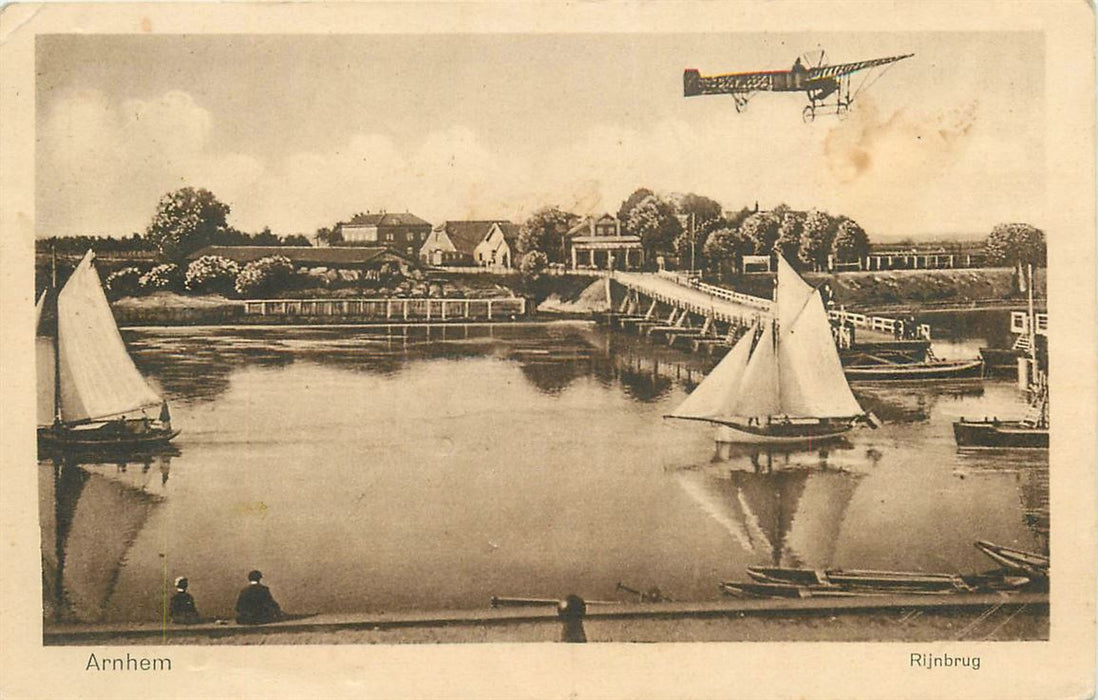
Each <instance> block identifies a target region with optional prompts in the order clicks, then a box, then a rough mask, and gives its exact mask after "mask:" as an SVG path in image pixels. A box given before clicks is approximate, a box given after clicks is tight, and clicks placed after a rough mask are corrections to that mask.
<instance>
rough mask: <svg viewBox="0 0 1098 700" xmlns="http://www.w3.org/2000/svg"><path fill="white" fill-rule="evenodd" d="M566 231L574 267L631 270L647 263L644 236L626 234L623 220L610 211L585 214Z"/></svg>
mask: <svg viewBox="0 0 1098 700" xmlns="http://www.w3.org/2000/svg"><path fill="white" fill-rule="evenodd" d="M566 235H567V238H568V243H569V246H570V247H571V249H572V269H573V270H576V269H580V268H587V269H603V270H606V269H618V270H628V269H631V268H639V267H641V266H642V265H644V246H643V245H642V244H641V239H640V236H630V235H624V234H622V232H621V222H620V221H618V219H617V218H615V217H613V216H611V215H609V214H603V215H602V216H599V217H595V216H587V217H584V218H583V219H581V220H580V221H579V223H577V224H576V225H575V226H573V227H572V228H571V229H569V230H568V233H567V234H566Z"/></svg>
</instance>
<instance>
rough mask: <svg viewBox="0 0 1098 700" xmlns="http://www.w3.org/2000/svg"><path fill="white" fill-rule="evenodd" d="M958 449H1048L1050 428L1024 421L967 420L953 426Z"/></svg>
mask: <svg viewBox="0 0 1098 700" xmlns="http://www.w3.org/2000/svg"><path fill="white" fill-rule="evenodd" d="M953 437H954V438H956V440H957V446H958V447H986V448H996V447H1013V448H1017V447H1026V448H1031V449H1048V428H1042V427H1039V426H1034V425H1031V424H1026V423H1025V422H1023V421H1000V420H982V421H974V420H965V419H964V418H962V419H961V420H959V421H957V422H956V423H954V424H953Z"/></svg>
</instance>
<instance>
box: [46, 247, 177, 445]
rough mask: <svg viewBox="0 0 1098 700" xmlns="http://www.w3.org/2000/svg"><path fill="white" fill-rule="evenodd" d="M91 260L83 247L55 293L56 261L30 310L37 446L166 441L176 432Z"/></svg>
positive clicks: (90, 254)
mask: <svg viewBox="0 0 1098 700" xmlns="http://www.w3.org/2000/svg"><path fill="white" fill-rule="evenodd" d="M93 259H94V254H93V252H92V251H90V250H89V251H88V252H87V254H86V255H84V258H83V259H82V260H81V261H80V264H78V265H77V266H76V269H75V270H74V271H73V273H72V275H71V276H70V277H69V279H68V281H67V282H66V283H65V286H64V287H63V288H62V289H61V290H60V291H58V290H57V274H56V264H55V265H54V273H53V284H52V285H51V288H50V289H47V290H46V291H44V292H43V293H42V295H41V296H40V297H39V299H38V303H37V305H36V308H35V317H36V329H37V331H36V336H37V337H36V339H35V352H36V358H35V359H36V360H37V385H38V447H39V450H40V451H41V450H49V449H55V450H56V449H94V450H108V451H124V450H131V449H137V448H143V447H156V446H161V445H166V444H167V443H168V441H170V440H171V439H172V438H174V437H175V436H176V435H178V434H179V431H178V430H175V429H173V428H172V424H171V413H170V412H169V410H168V404H167V402H166V401H164V400H163V399H162V398H161V397H160V396H159V395H158V394H157V393H156V392H155V391H154V390H153V388H152V387H150V386H149V384H148V382H146V381H145V378H144V377H143V376H141V372H140V371H138V369H137V367H136V365H134V363H133V359H132V358H131V357H130V355H129V352H127V350H126V345H125V343H124V342H123V340H122V335H121V334H120V333H119V332H118V326H117V324H116V323H115V321H114V316H113V314H112V313H111V309H110V305H109V303H108V302H107V296H106V294H104V293H103V286H102V284H101V283H100V281H99V274H98V273H97V272H96V270H95V267H94V266H93V265H92V260H93ZM157 409H159V414H158V415H157V417H156V418H155V419H153V418H150V416H149V412H150V411H156V410H157Z"/></svg>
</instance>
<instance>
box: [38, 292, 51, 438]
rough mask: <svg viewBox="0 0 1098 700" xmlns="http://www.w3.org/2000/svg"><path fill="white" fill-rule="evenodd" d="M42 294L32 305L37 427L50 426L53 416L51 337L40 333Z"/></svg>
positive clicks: (44, 300) (43, 300) (43, 303)
mask: <svg viewBox="0 0 1098 700" xmlns="http://www.w3.org/2000/svg"><path fill="white" fill-rule="evenodd" d="M48 293H49V292H42V296H40V297H38V303H37V304H35V305H34V328H35V336H34V364H35V370H36V375H37V385H36V386H37V388H38V425H40V426H43V425H50V424H52V423H53V416H54V403H53V402H54V395H55V391H54V381H55V380H54V376H53V373H54V359H53V337H52V336H50V335H46V334H45V333H43V332H42V330H43V329H42V312H43V310H44V308H45V304H46V295H47V294H48Z"/></svg>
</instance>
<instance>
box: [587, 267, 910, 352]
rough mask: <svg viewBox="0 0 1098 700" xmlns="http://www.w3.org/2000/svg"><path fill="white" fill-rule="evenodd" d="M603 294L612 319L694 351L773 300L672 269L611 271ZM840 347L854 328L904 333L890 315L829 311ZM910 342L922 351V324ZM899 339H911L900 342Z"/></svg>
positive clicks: (891, 335) (882, 334)
mask: <svg viewBox="0 0 1098 700" xmlns="http://www.w3.org/2000/svg"><path fill="white" fill-rule="evenodd" d="M607 285H608V288H607V294H608V298H609V301H610V306H611V308H612V309H614V310H615V311H614V312H613V313H611V314H610V321H611V323H612V324H614V325H618V326H620V327H623V328H635V329H636V330H638V331H639V332H640V333H641V334H643V335H645V336H648V337H659V336H666V338H667V340H668V344H670V345H672V346H674V345H675V344H676V343H688V344H689V345H690V346H691V347H692V348H693V349H694V350H695V351H698V350H702V349H705V350H710V351H711V350H713V349H717V348H722V347H726V346H728V345H730V344H731V343H732V342H734V341H735V339H736V338H737V337H738V335H739V333H740V332H742V329H744V328H746V327H747V326H750V325H751V324H752V323H753V322H755V321H757V320H758V319H760V318H764V317H769V315H770V313H771V301H770V300H769V299H764V298H762V297H756V296H752V295H750V294H744V293H742V292H736V291H733V290H731V289H725V288H724V287H717V286H714V285H711V284H706V283H704V282H701V281H700V280H698V279H696V278H693V277H690V276H688V275H684V274H679V273H673V272H655V273H652V272H647V273H646V272H623V271H615V272H612V273H611V274H610V276H609V277H608V278H607ZM828 315H829V316H830V318H831V320H832V322H833V323H835V325H836V326H837V328H836V334H837V341H838V344H839V346H840V347H843V348H850V347H851V346H853V344H854V329H857V333H858V338H859V340H860V341H861V342H863V343H864V342H867V341H868V342H871V343H875V344H881V343H889V342H890V341H894V340H895V339H897V338H899V336H900V335H902V334H901V333H900V332H899V331H900V328H901V326H900V324H902V323H903V322H902V321H900V320H898V319H894V318H885V317H881V316H870V315H866V314H858V313H851V312H848V311H846V310H844V309H841V308H840V309H831V310H829V311H828ZM914 335H915V339H914V342H915V343H916V344H918V345H920V346H921V347H922V351H923V352H925V349H926V345H928V344H929V340H930V327H929V326H928V325H926V324H923V325H920V326H918V327H917V328H916V329H914ZM896 342H898V343H905V344H906V343H909V342H912V341H905V340H898V341H896Z"/></svg>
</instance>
